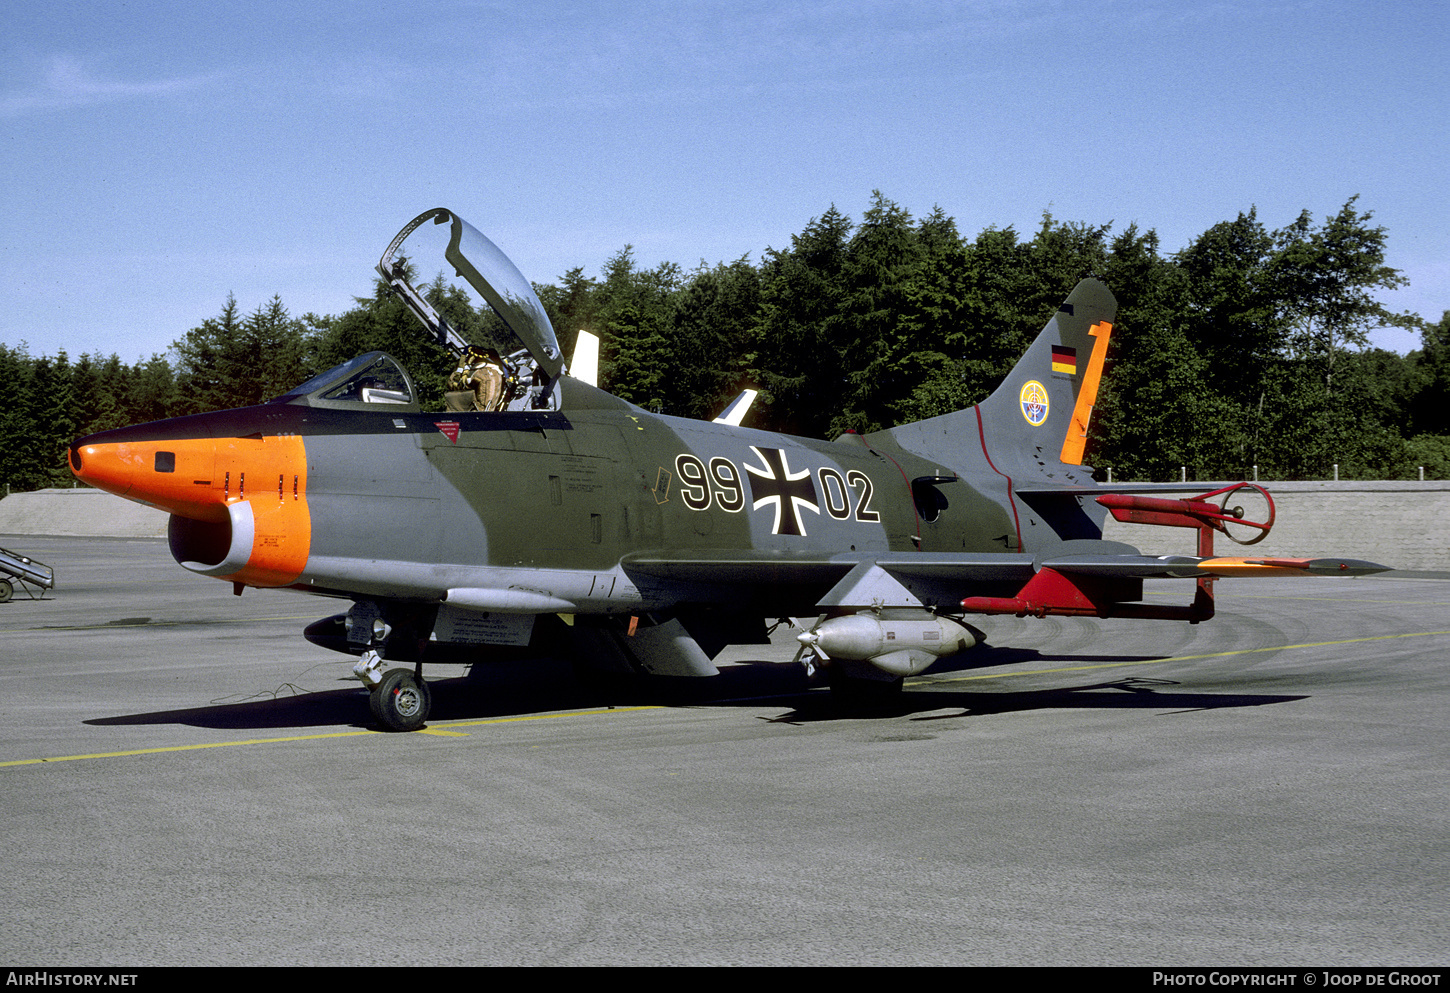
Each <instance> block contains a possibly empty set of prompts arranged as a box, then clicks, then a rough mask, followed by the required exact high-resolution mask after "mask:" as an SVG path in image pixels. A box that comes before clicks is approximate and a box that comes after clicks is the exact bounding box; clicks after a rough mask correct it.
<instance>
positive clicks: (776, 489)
mask: <svg viewBox="0 0 1450 993" xmlns="http://www.w3.org/2000/svg"><path fill="white" fill-rule="evenodd" d="M750 450H751V451H752V452H754V453H755V456H756V458H758V459H760V461H761V463H762V464H764V466H765V468H763V469H757V468H756V467H755V466H753V465H750V464H748V463H747V464H746V466H745V471H746V472H748V473H749V474H750V497H751V499H752V500H754V501H755V502H754V503H753V504H752V505H751V506H752V508H753V509H755V510H759V509H760V508H761V507H763V506H765V505H766V504H768V503H773V504H774V505H775V525H774V527H773V528H772V529H771V534H798V535H804V534H805V533H806V528H805V524H804V523H802V521H801V509H802V508H806V509H808V510H810V511H812V512H813V513H816V514H819V513H820V512H821V507H820V504H819V503H818V502H817V501H816V484H815V483H814V482H813V481H812V480H811V471H810V470H809V469H802V470H801V471H800V472H796V473H792V472H791V471H790V466H788V465H787V464H786V461H785V452H783V451H782V450H780V449H779V448H756V447H755V446H754V445H751V446H750Z"/></svg>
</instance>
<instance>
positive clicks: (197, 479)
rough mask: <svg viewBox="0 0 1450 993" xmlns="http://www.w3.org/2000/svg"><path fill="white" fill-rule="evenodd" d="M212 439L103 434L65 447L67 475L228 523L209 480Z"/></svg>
mask: <svg viewBox="0 0 1450 993" xmlns="http://www.w3.org/2000/svg"><path fill="white" fill-rule="evenodd" d="M215 467H216V441H215V439H212V438H156V437H146V436H144V435H140V436H138V435H135V434H128V432H127V431H126V430H125V429H122V430H121V431H107V432H103V433H101V434H94V435H90V436H88V437H85V438H80V439H77V440H76V441H74V442H72V443H71V446H70V469H71V472H72V473H73V474H74V475H75V476H76V478H77V479H80V480H81V481H82V482H86V483H89V484H90V485H92V486H94V487H96V488H97V489H101V490H105V491H106V492H108V493H114V494H116V495H117V496H123V497H125V498H126V499H128V500H135V501H136V502H138V503H144V504H146V505H147V506H151V507H155V508H157V509H158V510H165V511H167V512H168V513H172V514H177V515H179V516H181V517H190V518H192V519H194V520H199V521H213V522H220V521H224V520H226V519H227V510H226V507H225V505H224V499H219V493H218V492H216V491H217V490H218V487H216V486H215V485H214V484H215V480H214V478H213V477H214V476H215Z"/></svg>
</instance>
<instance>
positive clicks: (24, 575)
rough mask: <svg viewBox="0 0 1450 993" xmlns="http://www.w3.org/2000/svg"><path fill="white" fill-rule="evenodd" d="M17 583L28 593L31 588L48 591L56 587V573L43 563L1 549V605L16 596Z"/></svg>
mask: <svg viewBox="0 0 1450 993" xmlns="http://www.w3.org/2000/svg"><path fill="white" fill-rule="evenodd" d="M17 582H18V583H20V585H21V586H24V587H26V592H27V593H28V592H30V590H29V588H30V587H31V586H39V587H40V588H41V589H43V590H48V589H51V588H52V587H54V586H55V572H54V570H52V569H51V568H50V566H48V565H46V564H45V563H43V562H37V561H35V560H34V559H32V558H27V557H26V556H24V555H21V554H20V553H19V552H12V551H10V550H9V549H7V548H0V603H5V602H6V601H7V600H9V599H10V598H11V597H12V596H14V595H15V584H16V583H17ZM31 596H32V597H33V596H34V594H31Z"/></svg>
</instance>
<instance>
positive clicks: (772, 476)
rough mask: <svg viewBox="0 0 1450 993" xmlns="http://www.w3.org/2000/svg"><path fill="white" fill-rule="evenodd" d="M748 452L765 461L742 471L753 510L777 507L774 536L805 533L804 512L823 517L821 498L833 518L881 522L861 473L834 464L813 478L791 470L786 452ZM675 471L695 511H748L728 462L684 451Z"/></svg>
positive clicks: (682, 492)
mask: <svg viewBox="0 0 1450 993" xmlns="http://www.w3.org/2000/svg"><path fill="white" fill-rule="evenodd" d="M750 450H751V451H752V452H754V453H755V455H756V457H757V458H758V459H759V460H760V463H761V464H760V465H759V466H755V465H750V464H749V463H747V464H746V465H745V467H744V468H745V475H746V476H748V477H749V479H748V481H749V484H750V499H751V507H752V509H756V510H758V509H760V508H761V507H766V506H771V507H773V509H774V511H775V525H774V527H773V529H772V532H773V533H774V534H798V535H804V534H805V533H806V530H805V524H804V522H803V521H802V519H801V516H800V512H801V511H802V510H810V511H812V512H814V513H816V514H819V513H820V512H821V504H822V502H823V501H822V499H821V496H822V495H823V496H824V504H825V511H826V513H827V514H829V515H830V516H831V517H832V518H833V519H835V520H838V521H845V520H851V519H855V520H857V521H860V522H861V523H863V524H874V523H877V522H879V521H880V520H881V515H880V514H878V513H877V512H876V511H874V510H872V509H871V494H872V487H871V477H869V476H867V475H866V474H865V473H864V472H862V471H861V470H859V469H851V470H849V471H848V472H846V474H845V475H844V476H843V475H842V474H841V472H840V471H839V470H837V469H833V468H831V467H830V466H821V467H820V468H819V469H817V470H815V473H814V474H813V473H812V472H811V470H809V469H801V470H798V471H795V472H792V471H791V469H790V465H789V462H788V461H787V458H786V453H785V450H784V449H780V448H757V447H755V446H754V445H752V446H751V447H750ZM675 473H676V474H677V475H678V476H679V478H680V500H681V501H683V502H684V504H685V506H686V507H688V508H690V509H691V510H709V509H710V508H711V507H712V506H713V507H718V508H719V509H720V510H723V511H725V512H726V513H729V514H735V513H739V512H740V511H741V510H744V509H745V483H744V477H743V476H742V475H741V472H740V469H739V467H737V466H736V464H735V463H734V462H732V461H731V460H730V459H727V458H724V457H723V456H719V455H717V456H715V457H714V458H712V459H710V462H709V465H708V466H707V465H706V464H705V462H704V461H703V460H702V459H700V458H699V457H698V456H695V455H691V454H689V453H688V452H686V453H683V454H681V455H678V456H676V457H675ZM817 480H819V486H820V488H819V490H817V482H816V481H817ZM818 494H819V495H818Z"/></svg>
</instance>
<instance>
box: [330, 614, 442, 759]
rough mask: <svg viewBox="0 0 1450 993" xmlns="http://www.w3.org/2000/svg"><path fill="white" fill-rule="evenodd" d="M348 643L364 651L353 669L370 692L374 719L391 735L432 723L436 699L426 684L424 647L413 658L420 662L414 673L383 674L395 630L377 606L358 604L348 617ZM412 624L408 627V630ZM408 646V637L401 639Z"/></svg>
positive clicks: (393, 670)
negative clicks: (394, 732)
mask: <svg viewBox="0 0 1450 993" xmlns="http://www.w3.org/2000/svg"><path fill="white" fill-rule="evenodd" d="M345 626H346V629H347V639H348V642H349V643H350V644H352V645H356V646H357V647H358V648H359V649H364V650H363V651H362V653H361V657H360V658H358V660H357V664H356V665H354V666H353V667H352V672H353V675H354V676H356V677H357V678H358V681H359V682H361V683H362V684H363V685H364V686H366V687H367V688H368V709H369V710H371V711H372V714H373V718H374V719H375V720H376V721H377V722H378V723H379V724H381V725H382V726H383V727H385V728H387V729H388V730H389V731H416V730H418V729H419V728H421V727H422V726H423V725H424V724H425V723H427V721H428V712H429V711H430V710H431V709H432V706H433V695H432V694H431V693H430V692H428V684H427V683H425V682H423V663H422V646H421V645H418V646H417V650H416V652H414V653H405V654H410V655H412V656H413V657H414V659H415V660H416V661H417V665H416V667H415V668H414V669H413V670H411V671H410V670H408V669H389V670H388V671H387V672H384V671H383V665H384V662H383V654H384V651H385V649H386V647H387V645H388V643H389V640H390V639H391V638H393V636H394V631H393V626H392V625H391V624H389V623H388V622H387V621H386V620H384V619H383V617H382V611H381V609H380V608H379V607H378V605H377V604H376V603H372V602H370V601H366V600H363V601H358V602H357V603H355V604H353V607H352V609H351V610H350V611H348V613H347V618H346V620H345ZM408 627H409V625H408V624H406V623H405V624H404V628H405V629H407V628H408ZM398 640H400V641H402V642H403V643H404V644H405V646H406V644H407V643H408V638H407V637H401V638H400V639H398Z"/></svg>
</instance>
